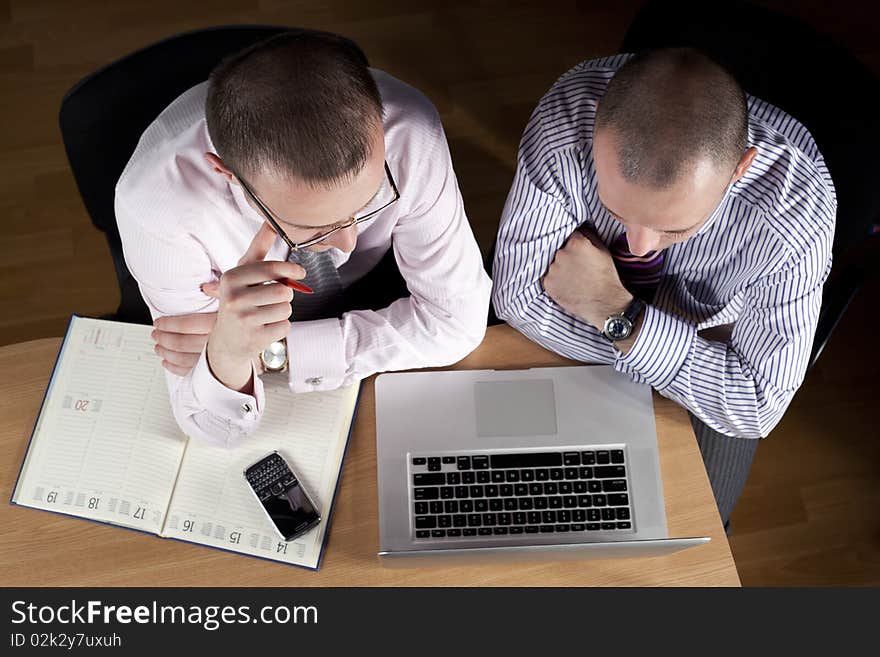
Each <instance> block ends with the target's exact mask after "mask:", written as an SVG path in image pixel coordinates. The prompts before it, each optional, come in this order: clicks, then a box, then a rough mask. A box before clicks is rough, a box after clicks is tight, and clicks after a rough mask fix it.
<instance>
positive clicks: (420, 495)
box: [413, 488, 440, 500]
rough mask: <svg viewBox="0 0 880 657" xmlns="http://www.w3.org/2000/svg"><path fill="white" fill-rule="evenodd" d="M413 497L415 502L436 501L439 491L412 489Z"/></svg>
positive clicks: (435, 489) (434, 489) (433, 489)
mask: <svg viewBox="0 0 880 657" xmlns="http://www.w3.org/2000/svg"><path fill="white" fill-rule="evenodd" d="M413 497H414V498H415V499H417V500H436V499H437V498H438V497H440V491H439V490H438V489H437V488H414V489H413Z"/></svg>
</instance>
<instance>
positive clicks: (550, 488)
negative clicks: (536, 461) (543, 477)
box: [544, 481, 559, 495]
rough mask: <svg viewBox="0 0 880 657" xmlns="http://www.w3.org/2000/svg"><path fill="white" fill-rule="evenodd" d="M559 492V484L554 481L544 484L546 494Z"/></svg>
mask: <svg viewBox="0 0 880 657" xmlns="http://www.w3.org/2000/svg"><path fill="white" fill-rule="evenodd" d="M558 492H559V484H555V483H553V482H552V481H551V482H550V483H547V484H544V495H556V494H557V493H558Z"/></svg>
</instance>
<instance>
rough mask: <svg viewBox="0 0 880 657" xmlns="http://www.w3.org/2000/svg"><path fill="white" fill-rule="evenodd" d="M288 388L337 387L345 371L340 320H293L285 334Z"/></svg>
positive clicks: (311, 389) (293, 389)
mask: <svg viewBox="0 0 880 657" xmlns="http://www.w3.org/2000/svg"><path fill="white" fill-rule="evenodd" d="M287 353H288V365H289V367H290V389H291V390H292V391H293V392H315V391H318V390H336V389H337V388H339V387H340V386H341V385H342V383H343V380H344V377H345V371H346V361H345V341H344V340H343V338H342V321H341V320H338V319H319V320H315V321H308V322H294V323H293V324H291V325H290V331H289V332H288V334H287Z"/></svg>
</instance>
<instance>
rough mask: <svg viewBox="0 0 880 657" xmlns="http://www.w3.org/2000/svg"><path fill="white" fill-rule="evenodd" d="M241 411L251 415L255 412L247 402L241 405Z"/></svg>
mask: <svg viewBox="0 0 880 657" xmlns="http://www.w3.org/2000/svg"><path fill="white" fill-rule="evenodd" d="M241 410H243V411H244V412H245V413H250V412H251V411H252V410H253V408H251V405H250V404H248V403H247V402H245V403H244V404H242V405H241Z"/></svg>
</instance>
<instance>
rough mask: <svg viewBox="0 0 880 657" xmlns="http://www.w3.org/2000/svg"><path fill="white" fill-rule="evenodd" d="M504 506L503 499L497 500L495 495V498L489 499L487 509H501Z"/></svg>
mask: <svg viewBox="0 0 880 657" xmlns="http://www.w3.org/2000/svg"><path fill="white" fill-rule="evenodd" d="M503 508H504V500H499V499H498V498H497V497H496V498H495V499H492V500H489V511H501V509H503Z"/></svg>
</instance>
